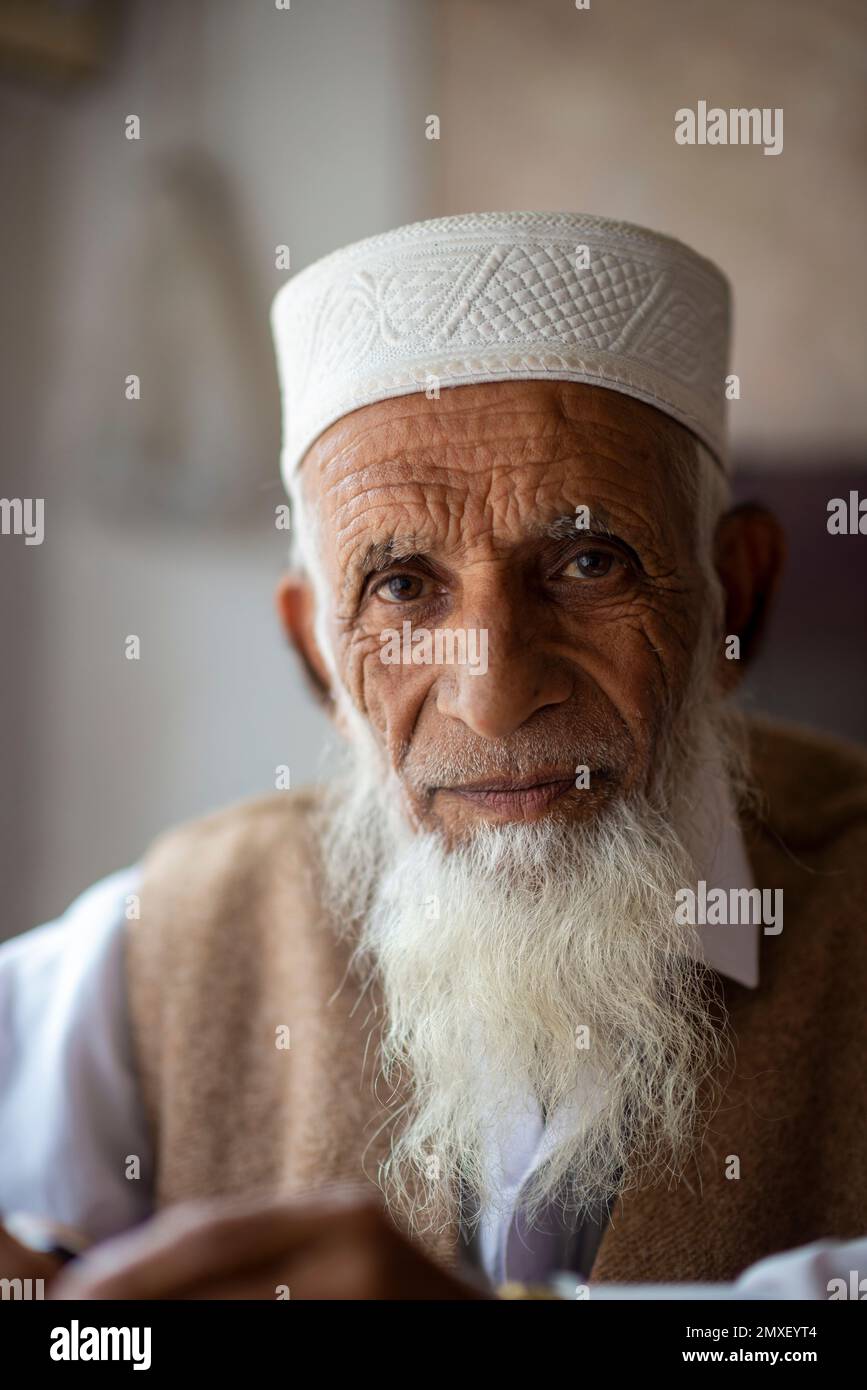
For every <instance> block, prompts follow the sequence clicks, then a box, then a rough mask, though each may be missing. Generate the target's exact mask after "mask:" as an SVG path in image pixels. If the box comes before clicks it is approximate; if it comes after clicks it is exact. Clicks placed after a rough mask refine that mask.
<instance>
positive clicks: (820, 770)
mask: <svg viewBox="0 0 867 1390" xmlns="http://www.w3.org/2000/svg"><path fill="white" fill-rule="evenodd" d="M749 738H750V754H751V761H752V768H753V774H754V777H755V780H756V782H757V784H758V789H759V794H760V800H761V805H760V808H759V810H760V815H761V818H762V819H763V820H764V821H765V822H766V823H767V824H769V825H770V826H771V827H773V829H774V830H775V831H776V832H778V833H779V834H781V835H783V836H785V838H786V839H787V840H788V841H789V842H790V843H792V844H799V843H801V844H804V845H809V844H820V843H824V842H827V841H828V840H829V839H835V838H838V837H840V836H841V835H845V834H846V833H847V832H849V831H850V830H853V829H856V828H857V827H859V826H861V827H864V828H867V749H865V748H863V747H861V746H860V745H859V744H855V743H850V742H848V741H846V740H844V739H839V738H836V737H835V736H833V735H831V734H826V733H819V732H817V731H816V730H813V729H807V728H804V727H802V726H800V725H797V724H788V723H784V722H782V721H777V720H769V719H764V718H754V719H751V720H750V722H749Z"/></svg>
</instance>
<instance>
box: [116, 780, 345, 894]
mask: <svg viewBox="0 0 867 1390" xmlns="http://www.w3.org/2000/svg"><path fill="white" fill-rule="evenodd" d="M321 799H322V789H321V788H319V787H302V788H300V789H299V790H297V791H291V792H274V793H272V794H271V795H270V796H262V797H256V798H254V799H251V800H248V801H240V802H237V803H235V804H234V805H231V806H225V807H222V808H221V809H220V810H217V811H212V812H210V813H209V814H207V815H204V816H199V817H197V818H196V819H194V820H190V821H185V822H183V823H182V824H180V825H176V826H172V827H171V828H170V829H168V830H166V831H164V832H163V833H162V834H161V835H159V836H158V837H157V838H156V839H155V840H154V841H153V843H152V844H151V846H150V848H149V849H148V850H147V852H146V854H145V856H144V858H143V860H142V869H143V873H144V876H145V879H146V880H147V879H148V878H149V877H153V876H154V875H155V874H157V873H159V874H160V875H165V874H166V873H168V872H171V871H172V870H173V869H177V870H179V871H180V872H181V873H182V874H183V875H184V877H185V878H187V879H190V878H198V877H200V876H202V875H207V876H208V877H218V878H221V877H225V876H231V875H232V874H233V873H236V872H237V871H239V870H241V869H244V870H247V869H253V870H255V868H256V867H257V866H258V865H261V864H262V863H263V861H264V860H266V859H268V858H269V857H270V856H271V854H272V852H273V851H274V850H275V849H279V850H280V853H281V855H282V856H283V858H284V863H286V865H287V866H288V865H289V864H291V863H292V862H293V861H294V862H295V863H296V864H297V863H298V862H299V861H303V862H308V861H309V858H310V849H311V843H312V842H311V830H312V825H313V822H314V820H315V817H316V813H317V811H318V808H319V806H320V804H321Z"/></svg>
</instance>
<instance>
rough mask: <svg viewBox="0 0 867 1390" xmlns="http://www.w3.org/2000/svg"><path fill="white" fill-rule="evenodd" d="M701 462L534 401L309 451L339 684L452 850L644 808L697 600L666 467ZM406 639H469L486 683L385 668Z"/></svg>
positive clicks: (684, 443)
mask: <svg viewBox="0 0 867 1390" xmlns="http://www.w3.org/2000/svg"><path fill="white" fill-rule="evenodd" d="M694 451H695V445H694V443H693V441H692V439H691V436H690V435H689V434H688V433H687V432H686V431H685V430H683V429H682V428H681V427H680V426H679V425H677V424H676V423H675V422H673V421H671V420H669V419H668V418H667V417H665V416H663V415H662V414H660V413H659V412H657V411H656V410H654V409H652V408H651V407H649V406H646V405H644V404H642V403H641V402H638V401H634V400H632V399H631V398H629V397H626V396H623V395H621V394H619V393H616V392H614V391H610V390H605V389H602V388H598V387H589V386H584V385H579V384H571V383H563V382H539V381H529V382H508V383H490V384H485V385H480V386H464V387H458V388H453V389H450V390H446V391H443V392H442V394H441V397H440V399H438V400H428V399H427V398H426V397H425V396H424V395H412V396H404V397H399V398H397V399H392V400H388V401H384V402H381V403H377V404H375V405H370V406H366V407H364V408H363V409H360V410H357V411H355V412H354V413H353V414H351V415H348V416H346V417H344V418H343V419H341V420H340V421H339V422H338V423H337V424H335V425H333V426H332V427H331V428H330V429H329V430H328V431H326V433H325V434H323V435H322V436H320V438H319V439H318V440H317V441H316V443H315V444H314V446H313V447H312V449H311V450H310V452H309V453H308V455H307V457H306V459H305V462H304V465H303V478H302V482H303V485H304V487H305V490H306V496H307V499H308V502H309V504H311V505H312V506H314V508H315V509H316V515H317V531H318V534H317V548H318V551H319V557H320V563H321V564H322V565H323V567H324V575H325V579H326V582H327V585H328V588H329V591H330V593H331V595H332V612H331V618H330V626H331V634H330V635H331V642H332V648H333V652H334V656H335V660H336V663H337V668H338V671H339V674H340V678H341V680H342V682H343V684H344V686H345V689H346V691H347V692H348V695H349V697H350V699H351V701H352V703H353V704H354V705H355V707H356V709H357V710H358V711H359V712H360V713H361V715H362V716H363V717H364V719H365V720H366V721H367V722H368V724H369V726H370V728H371V729H372V731H373V733H374V736H375V738H376V740H377V743H378V744H379V745H380V747H381V749H382V750H383V751H384V753H385V754H386V756H387V759H388V761H389V763H390V765H391V766H392V767H393V768H394V770H395V771H396V773H397V774H398V775H399V777H400V779H401V783H402V785H403V788H404V791H405V795H406V799H407V803H408V807H409V811H410V815H411V818H412V819H413V821H414V822H415V823H416V824H418V825H420V826H423V827H424V828H427V829H433V828H439V829H441V830H443V831H444V832H445V834H446V837H447V838H448V839H452V838H454V839H458V840H459V839H460V838H462V836H463V835H464V834H466V833H467V832H468V831H469V830H471V829H472V828H473V827H474V826H476V825H478V824H480V823H481V822H488V823H504V822H507V821H515V820H524V821H527V820H537V819H541V818H542V817H545V816H551V815H556V816H558V817H559V818H561V819H570V820H577V819H579V818H582V817H592V816H594V815H595V814H597V813H598V811H599V810H600V809H601V808H602V807H603V806H604V805H605V803H606V802H607V801H608V800H609V799H610V798H611V797H617V796H620V795H622V794H624V793H628V792H629V791H631V790H633V789H636V790H637V789H645V788H646V787H647V785H648V783H649V779H650V778H651V776H652V773H653V758H654V748H655V746H656V743H657V739H658V737H659V735H660V733H661V732H662V731H663V730H664V728H665V727H666V725H667V722H668V721H669V720H670V719H671V717H672V714H673V712H674V711H675V710H676V709H677V708H678V706H679V703H680V700H681V699H682V697H683V695H684V693H685V690H686V685H687V681H688V679H689V675H690V669H691V658H692V656H693V654H694V652H695V648H696V644H697V641H698V637H699V632H700V626H701V614H702V607H703V603H704V600H705V598H706V579H705V577H704V574H703V571H702V569H701V567H700V565H699V562H698V557H697V554H696V549H695V518H694V515H693V513H692V510H691V506H690V502H689V500H688V498H687V497H686V496H685V495H684V492H683V490H682V488H681V486H680V485H679V484H678V481H677V478H678V470H677V469H676V467H673V464H675V463H676V462H677V461H678V460H681V461H683V462H684V463H685V464H686V465H689V464H690V463H691V462H692V460H693V458H694ZM584 509H586V511H585V510H584ZM576 523H577V525H576ZM587 523H589V524H587ZM406 622H408V623H409V624H410V625H411V629H410V630H411V632H413V633H415V632H417V630H418V629H420V628H423V629H427V630H428V631H430V632H431V633H435V632H436V630H437V629H440V630H442V629H450V630H452V631H456V630H463V631H465V632H467V633H473V634H474V637H475V640H476V643H477V645H476V647H475V648H472V647H471V648H470V650H471V651H472V650H474V651H475V652H476V653H478V652H480V651H481V650H483V643H484V642H485V641H486V643H487V648H486V655H487V669H486V670H485V671H484V672H483V673H482V672H481V671H480V670H478V669H476V670H474V668H473V666H472V665H470V664H464V665H461V664H448V663H446V662H443V661H442V660H441V661H440V663H439V664H437V663H436V661H433V662H429V663H420V664H404V663H403V662H388V661H384V660H383V654H384V639H383V634H384V633H385V632H387V631H388V630H391V631H395V630H396V631H397V632H398V633H400V634H403V631H404V629H403V624H404V623H406ZM483 633H484V634H486V637H484V638H483V637H482V636H481V634H483ZM392 650H393V649H392ZM477 665H478V663H477ZM582 767H586V768H587V769H588V771H587V773H586V774H583V773H580V772H579V771H578V769H579V768H582ZM576 782H577V783H578V785H577V786H576Z"/></svg>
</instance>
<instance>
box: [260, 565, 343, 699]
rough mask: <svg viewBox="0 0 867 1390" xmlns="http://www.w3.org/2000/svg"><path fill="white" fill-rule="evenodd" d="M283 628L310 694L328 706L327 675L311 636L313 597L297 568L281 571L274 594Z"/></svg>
mask: <svg viewBox="0 0 867 1390" xmlns="http://www.w3.org/2000/svg"><path fill="white" fill-rule="evenodd" d="M274 600H275V603H276V605H277V612H278V614H279V616H280V622H281V623H282V624H283V631H284V632H285V633H286V636H287V637H288V638H289V641H290V643H291V645H292V646H293V647H294V648H295V651H296V652H297V653H298V655H299V657H300V658H301V664H302V666H303V668H304V672H305V675H306V676H307V679H308V683H309V685H310V687H311V689H312V691H313V694H314V695H315V696H316V698H317V700H319V702H320V704H323V705H327V706H329V707H330V706H331V705H332V703H333V700H332V694H331V678H330V676H329V674H328V667H327V666H326V664H325V661H324V660H323V657H322V653H321V651H320V650H319V645H318V643H317V641H316V637H315V635H314V623H315V618H316V600H315V598H314V596H313V589H312V586H311V585H310V583H309V582H308V580H307V579H306V578H305V576H304V575H303V574H301V573H300V571H297V570H296V571H293V572H291V573H289V574H285V575H284V576H283V578H282V579H281V580H280V583H279V584H278V585H277V592H276V594H275V595H274Z"/></svg>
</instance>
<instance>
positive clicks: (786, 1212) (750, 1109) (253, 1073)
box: [127, 725, 867, 1282]
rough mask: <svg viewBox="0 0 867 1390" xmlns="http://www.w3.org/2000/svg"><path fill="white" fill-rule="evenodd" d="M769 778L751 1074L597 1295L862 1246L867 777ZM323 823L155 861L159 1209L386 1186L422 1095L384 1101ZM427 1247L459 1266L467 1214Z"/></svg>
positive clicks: (223, 816) (833, 746)
mask: <svg viewBox="0 0 867 1390" xmlns="http://www.w3.org/2000/svg"><path fill="white" fill-rule="evenodd" d="M753 763H754V770H755V773H756V775H757V778H758V781H759V784H760V787H761V789H762V792H763V799H764V807H765V809H764V812H763V814H762V816H761V822H760V823H752V824H750V825H749V826H745V827H744V829H745V834H746V841H747V847H748V852H749V855H750V860H751V863H752V866H753V872H754V875H755V880H756V883H757V885H758V886H759V887H763V888H770V889H775V888H782V889H783V893H784V928H783V931H782V933H781V934H780V935H779V936H771V935H763V936H762V945H761V984H760V987H759V989H758V990H750V989H747V988H744V987H742V986H739V985H736V984H733V983H731V982H729V981H724V994H725V1001H726V1006H727V1009H728V1013H729V1019H730V1023H731V1027H732V1029H733V1032H734V1038H735V1049H736V1050H735V1063H734V1067H733V1068H729V1069H728V1070H727V1071H726V1072H725V1074H724V1075H720V1076H719V1077H718V1078H717V1082H718V1083H719V1084H721V1086H722V1088H723V1098H722V1103H721V1105H720V1106H719V1108H718V1110H717V1112H716V1114H715V1117H714V1119H713V1121H712V1123H711V1126H710V1129H709V1132H708V1134H707V1138H706V1140H705V1142H704V1144H703V1146H702V1149H701V1152H700V1153H699V1155H698V1156H697V1158H696V1160H695V1162H694V1163H693V1164H692V1165H691V1166H690V1168H689V1170H688V1171H687V1173H686V1174H685V1175H684V1176H683V1177H682V1178H681V1179H680V1180H679V1181H677V1182H676V1183H674V1184H670V1183H668V1182H664V1181H660V1180H656V1181H653V1182H649V1183H648V1184H647V1185H645V1186H642V1187H640V1188H639V1189H638V1190H634V1191H631V1192H629V1193H627V1194H625V1196H624V1197H623V1198H622V1199H621V1200H620V1201H619V1202H618V1204H617V1206H616V1208H615V1210H614V1212H613V1216H612V1222H611V1224H610V1226H609V1227H608V1229H607V1230H606V1232H605V1234H604V1236H603V1238H602V1242H601V1245H600V1247H599V1252H598V1255H597V1258H596V1262H595V1264H594V1267H593V1271H592V1277H593V1279H594V1280H608V1281H611V1280H616V1281H619V1282H621V1281H626V1282H631V1281H636V1280H652V1281H671V1280H683V1279H697V1280H729V1279H732V1278H734V1277H735V1276H736V1275H737V1274H738V1273H739V1272H740V1271H742V1270H743V1269H744V1268H745V1267H746V1266H747V1265H749V1264H751V1263H752V1262H754V1261H755V1260H757V1259H760V1258H761V1257H763V1256H765V1255H769V1254H772V1253H774V1252H777V1251H780V1250H784V1249H787V1248H790V1247H792V1246H797V1245H803V1244H805V1243H806V1242H808V1241H812V1240H814V1239H818V1238H820V1237H838V1238H854V1237H857V1236H861V1235H864V1234H867V1103H865V1090H867V1088H865V1080H864V1065H865V1059H867V1028H865V1018H867V906H865V904H867V892H865V890H867V757H865V755H864V754H863V753H861V752H860V751H858V750H855V749H853V748H851V747H847V746H845V745H842V744H839V743H835V742H833V741H831V740H828V739H824V738H819V737H817V736H814V735H807V734H804V733H803V732H799V731H793V730H785V731H784V730H782V729H780V728H775V727H773V726H770V725H757V726H755V727H754V729H753ZM315 799H316V793H315V792H306V791H305V792H301V793H292V794H283V795H277V796H274V797H270V798H268V799H266V800H263V801H259V802H253V803H249V804H244V805H240V806H236V807H232V808H230V809H229V810H227V811H223V812H220V813H218V814H216V815H212V816H209V817H207V818H206V819H204V820H201V821H198V822H196V823H194V824H191V825H186V826H182V827H181V828H180V829H176V830H173V831H170V832H169V833H168V834H166V835H165V836H163V837H162V838H161V839H160V840H158V841H157V842H156V844H155V846H154V847H153V848H152V850H151V851H150V853H149V855H148V856H147V858H146V860H145V871H144V881H143V887H142V892H141V917H140V919H139V920H138V921H136V922H133V923H130V927H129V938H128V950H127V960H128V985H129V995H130V1010H131V1018H132V1028H133V1038H134V1044H135V1049H136V1055H137V1059H138V1069H139V1075H140V1082H141V1086H142V1090H143V1095H144V1098H145V1103H146V1107H147V1110H148V1113H149V1117H150V1122H151V1125H152V1130H153V1137H154V1145H155V1153H156V1197H157V1203H158V1205H160V1206H162V1205H165V1204H167V1203H172V1202H178V1201H180V1200H182V1199H185V1198H189V1197H194V1196H207V1195H216V1194H240V1193H252V1192H254V1191H270V1192H278V1191H279V1192H287V1193H298V1192H302V1191H304V1190H308V1189H314V1188H317V1187H319V1186H322V1185H323V1184H326V1183H331V1182H342V1181H360V1182H362V1183H366V1182H372V1181H374V1180H375V1177H376V1173H377V1165H378V1163H379V1162H380V1161H381V1160H382V1159H383V1158H384V1157H385V1156H386V1154H387V1152H388V1145H389V1140H390V1136H391V1133H392V1126H393V1124H394V1123H399V1118H395V1114H396V1112H397V1111H399V1107H400V1103H401V1100H403V1099H405V1098H406V1096H407V1094H408V1082H407V1085H406V1087H405V1089H404V1092H403V1094H402V1095H398V1096H393V1095H387V1094H386V1095H383V1094H382V1089H383V1088H382V1087H381V1085H380V1086H379V1087H377V1088H376V1092H375V1090H374V1083H375V1079H376V1073H377V1066H376V1057H377V1026H378V1023H377V1019H378V1018H379V1017H380V1016H381V1014H380V1012H379V1010H380V1004H379V1001H377V1000H376V999H374V998H372V997H368V996H367V995H365V996H364V997H363V998H360V997H359V995H360V991H359V985H358V981H357V979H356V978H355V977H354V975H353V974H352V971H351V970H350V968H349V958H348V957H349V952H348V948H347V947H346V946H345V945H342V944H341V943H340V942H339V941H338V939H337V937H336V935H335V933H334V931H333V930H332V928H331V926H330V925H329V923H328V922H327V921H325V920H323V916H322V914H321V912H320V911H319V910H318V906H317V892H316V882H315V870H314V864H315V855H314V848H313V845H312V843H311V835H310V825H309V822H310V812H311V810H312V808H313V806H314V804H315ZM280 1029H288V1030H289V1032H288V1041H289V1046H288V1048H287V1047H285V1046H284V1047H278V1046H277V1041H278V1037H280V1038H281V1040H282V1041H284V1042H285V1041H286V1039H287V1035H286V1033H285V1032H284V1033H282V1034H280V1032H279V1030H280ZM730 1156H736V1157H737V1158H738V1159H739V1161H740V1177H739V1178H732V1177H730V1176H727V1170H728V1172H731V1171H732V1167H733V1165H731V1164H730V1162H729V1159H730ZM395 1219H396V1220H397V1221H398V1224H401V1219H400V1218H399V1217H395ZM420 1239H421V1240H422V1242H423V1244H424V1245H425V1246H426V1247H427V1249H428V1251H429V1253H430V1254H431V1255H432V1256H433V1257H434V1258H435V1259H437V1260H438V1261H440V1262H441V1263H443V1264H446V1265H448V1264H451V1263H453V1262H454V1261H455V1259H456V1258H457V1251H458V1223H457V1212H456V1210H455V1209H454V1207H453V1206H452V1205H447V1206H446V1207H445V1208H444V1211H443V1214H442V1220H441V1222H440V1223H439V1224H438V1227H437V1229H436V1230H435V1231H430V1232H425V1233H422V1234H421V1236H420Z"/></svg>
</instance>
